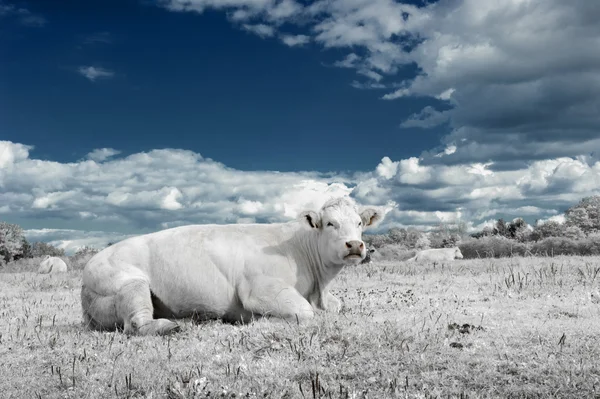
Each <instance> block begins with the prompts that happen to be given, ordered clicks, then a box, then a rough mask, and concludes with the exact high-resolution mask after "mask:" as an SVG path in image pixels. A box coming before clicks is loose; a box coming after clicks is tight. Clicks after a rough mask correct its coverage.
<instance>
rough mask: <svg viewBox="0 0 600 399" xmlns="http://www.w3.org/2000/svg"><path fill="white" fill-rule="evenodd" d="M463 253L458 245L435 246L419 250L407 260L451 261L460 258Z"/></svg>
mask: <svg viewBox="0 0 600 399" xmlns="http://www.w3.org/2000/svg"><path fill="white" fill-rule="evenodd" d="M462 258H463V255H462V253H461V252H460V249H459V248H458V247H454V248H436V249H424V250H422V251H419V252H418V253H417V254H416V255H415V256H414V257H412V258H410V259H408V260H414V261H429V262H442V261H451V260H454V259H462Z"/></svg>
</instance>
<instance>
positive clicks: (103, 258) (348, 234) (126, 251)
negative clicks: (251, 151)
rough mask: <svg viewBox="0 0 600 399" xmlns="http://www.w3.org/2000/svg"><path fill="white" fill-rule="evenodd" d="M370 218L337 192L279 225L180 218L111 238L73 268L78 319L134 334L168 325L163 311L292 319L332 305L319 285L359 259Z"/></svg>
mask: <svg viewBox="0 0 600 399" xmlns="http://www.w3.org/2000/svg"><path fill="white" fill-rule="evenodd" d="M380 219H381V214H380V213H379V212H377V211H376V210H374V209H366V210H364V211H362V212H361V213H358V209H357V207H356V204H355V203H354V202H353V201H352V200H350V199H349V198H338V199H333V200H330V201H328V202H327V203H325V205H323V207H322V208H321V210H320V212H318V213H316V212H313V211H306V212H303V213H302V214H301V216H300V218H299V220H296V221H292V222H288V223H274V224H232V225H193V226H183V227H176V228H173V229H168V230H163V231H159V232H156V233H152V234H147V235H143V236H139V237H133V238H130V239H127V240H124V241H121V242H120V243H118V244H115V245H112V246H110V247H108V248H106V249H104V250H102V251H101V252H99V253H98V254H97V255H95V256H94V257H93V258H92V259H90V261H89V262H88V263H87V265H86V266H85V269H84V270H83V286H82V290H81V302H82V308H83V317H84V322H85V323H86V324H87V325H88V326H90V327H91V328H95V329H113V328H115V327H123V328H124V330H125V332H127V333H138V334H141V335H144V334H167V333H170V332H173V331H177V330H178V329H179V327H178V325H177V324H176V323H174V322H173V321H170V320H168V318H184V317H195V318H196V319H200V320H203V319H211V318H220V319H223V320H226V321H249V320H251V319H252V317H253V316H255V315H256V316H275V317H280V318H284V319H290V320H294V321H295V320H303V319H307V318H310V317H313V315H314V310H315V309H324V310H328V311H339V308H340V302H339V300H338V299H337V298H335V297H334V296H333V295H332V294H331V293H329V290H328V288H327V287H328V285H329V283H330V282H331V280H332V279H333V278H334V277H335V276H336V275H337V274H338V272H339V271H340V270H341V269H342V267H343V266H344V265H350V264H358V263H360V262H361V260H362V259H363V258H364V257H365V252H366V251H365V245H364V243H363V242H362V240H361V234H362V231H363V229H364V228H366V227H368V226H372V225H373V224H375V223H376V222H377V221H379V220H380Z"/></svg>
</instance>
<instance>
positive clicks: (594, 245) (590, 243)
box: [531, 235, 600, 256]
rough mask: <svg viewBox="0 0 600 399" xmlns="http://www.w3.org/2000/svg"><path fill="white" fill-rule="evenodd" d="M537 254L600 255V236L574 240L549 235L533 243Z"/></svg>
mask: <svg viewBox="0 0 600 399" xmlns="http://www.w3.org/2000/svg"><path fill="white" fill-rule="evenodd" d="M531 251H532V252H533V253H534V254H535V255H543V256H555V255H582V256H585V255H600V236H597V235H590V236H589V237H587V238H582V239H580V240H574V239H572V238H567V237H548V238H545V239H543V240H540V241H538V242H536V243H535V244H533V247H532V250H531Z"/></svg>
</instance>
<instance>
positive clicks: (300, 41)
mask: <svg viewBox="0 0 600 399" xmlns="http://www.w3.org/2000/svg"><path fill="white" fill-rule="evenodd" d="M280 38H281V41H282V42H284V43H285V44H287V45H288V46H290V47H295V46H303V45H305V44H307V43H309V42H310V36H307V35H281V36H280Z"/></svg>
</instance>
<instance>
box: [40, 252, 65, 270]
mask: <svg viewBox="0 0 600 399" xmlns="http://www.w3.org/2000/svg"><path fill="white" fill-rule="evenodd" d="M66 271H67V264H66V263H65V261H64V260H62V259H61V258H57V257H56V256H50V255H46V256H45V257H44V260H42V262H41V263H40V268H39V269H38V273H40V274H48V273H64V272H66Z"/></svg>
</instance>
